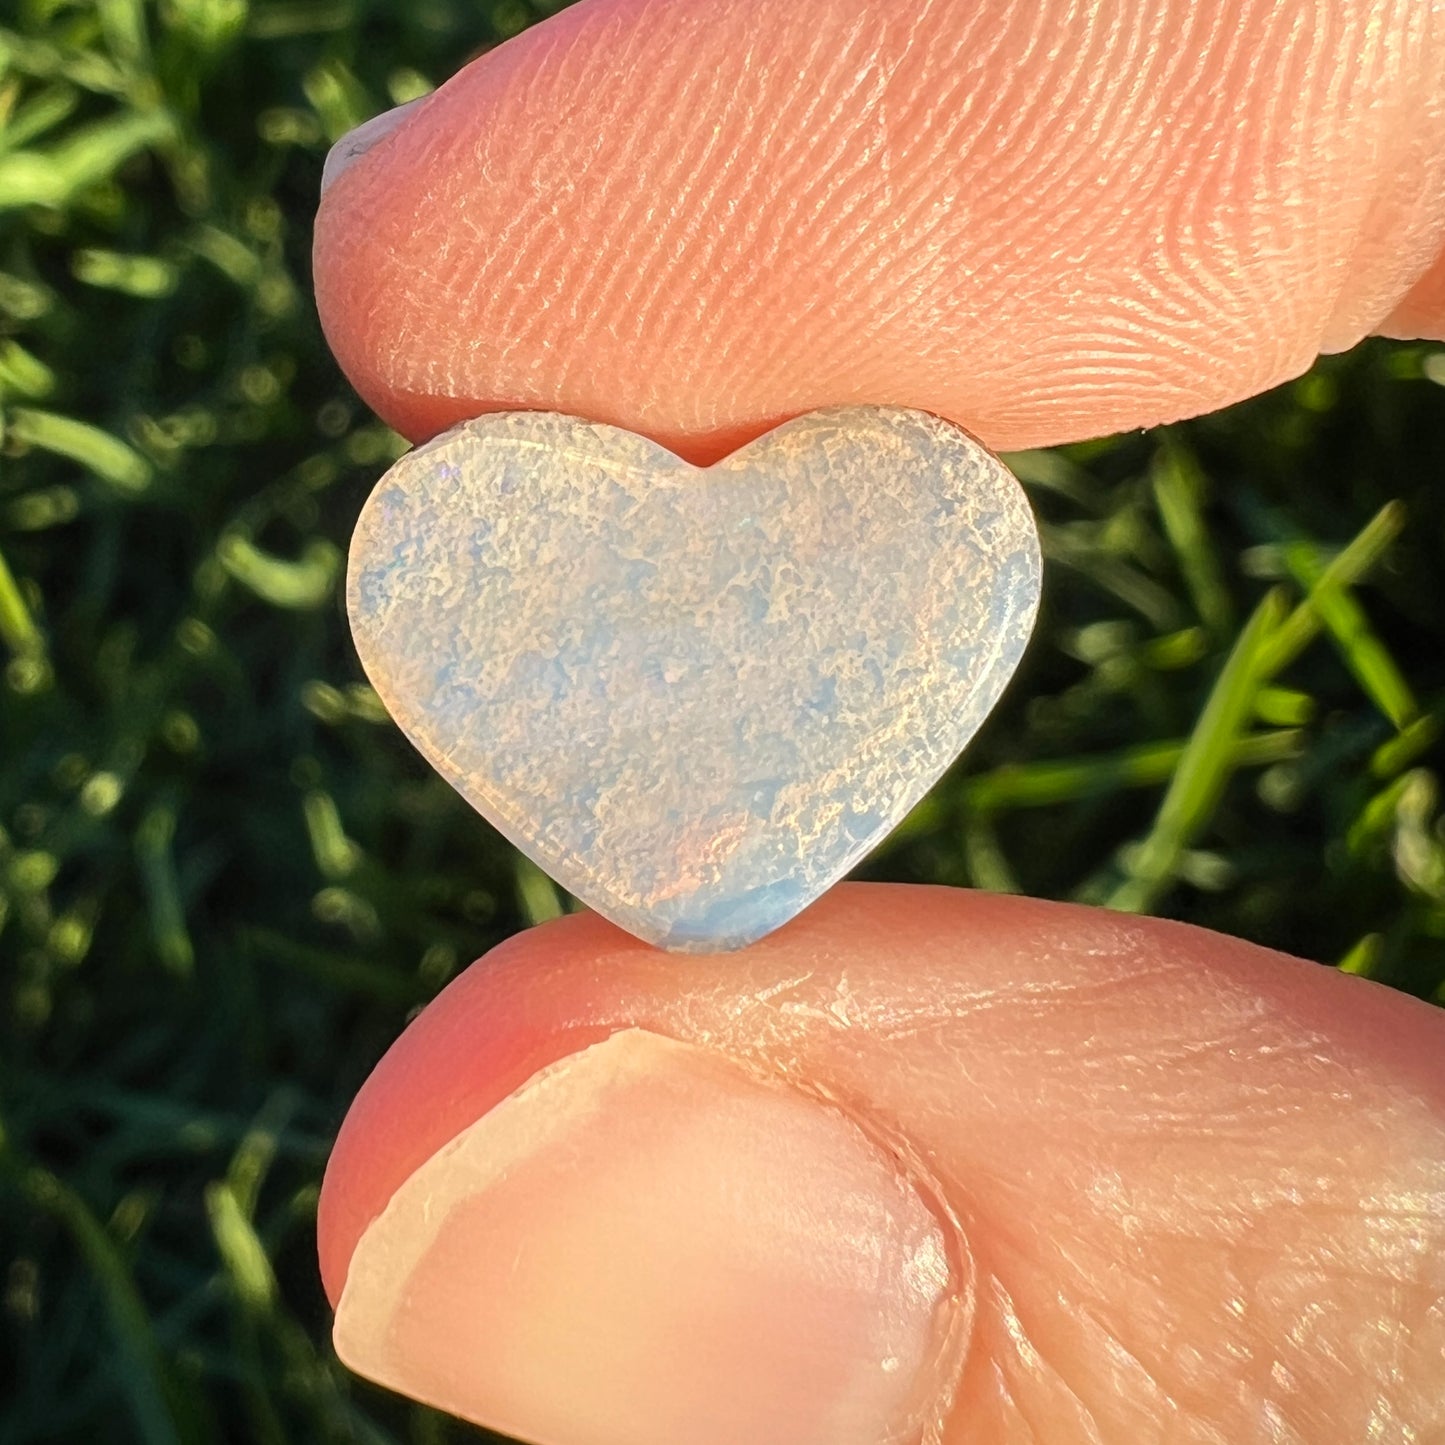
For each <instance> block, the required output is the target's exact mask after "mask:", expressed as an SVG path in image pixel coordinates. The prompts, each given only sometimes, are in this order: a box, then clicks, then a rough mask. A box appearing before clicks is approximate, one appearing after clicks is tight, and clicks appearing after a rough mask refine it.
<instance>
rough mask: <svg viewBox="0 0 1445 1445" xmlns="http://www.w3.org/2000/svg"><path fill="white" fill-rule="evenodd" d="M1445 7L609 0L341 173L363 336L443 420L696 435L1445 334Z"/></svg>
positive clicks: (1234, 380) (339, 345)
mask: <svg viewBox="0 0 1445 1445" xmlns="http://www.w3.org/2000/svg"><path fill="white" fill-rule="evenodd" d="M1442 243H1445V6H1442V5H1441V4H1439V3H1435V0H1427V3H1423V4H1422V3H1421V0H1204V3H1201V0H1099V3H1093V4H1089V5H1078V4H1072V3H1067V4H1066V3H1052V4H1042V3H1039V0H1027V3H1023V0H959V3H950V4H942V3H930V0H891V3H889V4H886V5H884V4H873V3H865V0H799V3H797V4H793V5H789V6H786V7H784V6H780V5H777V4H776V3H773V0H584V3H582V4H579V5H577V6H576V7H574V8H572V9H570V10H567V11H565V12H563V13H562V14H560V15H558V16H555V17H554V18H552V19H551V20H549V21H547V22H546V23H544V24H542V25H540V26H537V27H536V28H535V29H533V30H531V31H528V32H526V33H524V34H523V35H521V36H519V37H517V38H516V39H515V40H513V41H511V42H509V43H508V44H507V45H505V46H502V47H501V48H500V49H497V50H494V51H492V52H491V53H489V54H487V55H485V56H483V57H482V58H481V59H479V60H477V61H476V62H474V63H473V64H472V65H471V66H469V67H468V68H467V69H465V70H464V71H462V72H461V73H460V74H459V75H458V76H456V77H455V78H454V79H453V80H452V81H451V82H450V83H449V84H447V85H446V86H444V87H443V88H442V90H441V91H439V92H438V93H437V94H436V95H434V96H433V97H431V98H430V99H428V100H427V101H425V102H424V103H422V104H421V105H419V106H417V107H414V108H413V110H412V111H411V112H410V113H409V114H408V115H406V116H405V117H404V119H403V122H402V123H401V124H400V125H399V126H398V127H397V128H396V129H395V130H393V131H392V132H391V133H390V134H389V135H387V136H386V137H385V138H384V139H382V140H380V141H379V142H378V143H375V144H374V145H373V146H372V148H371V149H370V150H369V151H368V152H367V153H366V154H364V155H362V156H360V158H359V159H357V160H356V161H355V162H354V163H353V164H351V165H350V167H349V168H348V169H346V170H344V171H343V172H342V174H341V176H340V178H339V180H337V181H336V183H335V184H334V186H333V187H332V188H331V189H330V190H329V191H328V193H327V195H326V197H325V200H324V202H323V204H322V207H321V213H320V216H319V217H318V222H317V240H316V282H317V295H318V301H319V304H320V308H321V315H322V319H323V322H324V324H325V326H326V330H327V334H328V337H329V339H330V341H331V344H332V346H333V349H334V350H335V352H336V354H337V356H338V358H339V359H340V361H341V363H342V365H343V367H344V368H345V369H346V371H347V372H348V374H349V375H350V376H351V378H352V380H353V382H354V383H355V384H356V386H357V388H358V389H359V390H360V391H361V393H362V395H363V396H364V397H365V398H366V399H367V400H368V401H369V402H370V403H371V404H372V405H373V406H374V407H375V408H376V409H377V410H378V411H379V412H380V413H381V414H382V416H384V417H385V418H386V419H387V420H389V421H390V422H391V423H392V424H393V425H395V426H396V427H398V428H399V429H400V430H401V431H403V432H404V433H406V434H407V435H408V436H410V437H412V438H414V439H415V438H420V437H423V436H426V435H429V434H431V433H434V432H436V431H438V430H441V429H443V428H445V427H447V426H449V425H451V424H452V423H454V422H456V421H458V420H461V419H463V418H465V417H467V416H471V415H476V414H478V413H480V412H483V411H487V410H495V409H501V408H510V407H540V408H547V409H554V410H559V411H565V412H573V413H578V414H581V415H585V416H588V417H591V418H593V419H596V420H602V421H611V422H615V423H617V424H620V425H623V426H626V427H629V428H631V429H633V430H636V431H640V432H644V433H647V434H649V435H651V436H653V437H655V438H656V439H658V440H659V441H662V442H663V443H665V444H667V445H670V446H672V447H674V448H675V449H677V450H679V451H681V452H682V453H683V454H684V455H686V456H688V457H689V458H691V459H692V460H695V461H705V460H711V459H713V458H715V457H716V456H717V455H720V454H721V453H724V452H726V451H728V450H730V449H731V448H732V447H734V446H736V445H738V444H739V443H741V442H742V441H744V440H746V439H748V438H749V437H751V436H753V435H756V434H758V433H759V432H761V431H763V430H765V429H766V428H767V427H768V426H769V425H771V424H773V423H775V422H776V421H778V420H780V419H782V418H783V417H785V416H789V415H792V414H796V413H798V412H801V411H806V410H810V409H812V408H814V407H817V406H821V405H829V404H840V403H850V402H862V403H867V402H875V403H894V404H901V405H910V406H916V407H920V408H923V409H926V410H931V411H934V412H937V413H940V414H942V415H944V416H947V417H949V418H951V419H953V420H955V421H958V422H960V423H961V424H963V425H965V426H967V427H968V428H969V429H970V430H972V431H974V432H975V433H976V434H977V435H979V436H980V437H982V438H983V439H984V440H985V441H986V442H988V443H989V444H990V445H992V446H994V447H997V448H999V449H1009V448H1017V447H1026V446H1037V445H1045V444H1052V443H1058V442H1063V441H1068V440H1072V439H1077V438H1080V437H1084V436H1090V435H1098V434H1101V433H1105V432H1109V431H1115V430H1120V429H1123V428H1127V427H1135V426H1144V425H1150V424H1154V423H1158V422H1163V421H1168V420H1172V419H1176V418H1179V417H1181V416H1185V415H1190V414H1195V413H1198V412H1202V411H1206V410H1210V409H1212V408H1214V407H1218V406H1221V405H1224V404H1226V403H1228V402H1231V401H1234V400H1236V399H1239V398H1241V397H1244V396H1247V395H1250V394H1252V393H1254V392H1257V391H1259V390H1262V389H1264V388H1267V387H1269V386H1271V385H1273V384H1275V383H1277V382H1279V381H1282V380H1284V379H1286V378H1288V377H1291V376H1293V375H1295V374H1297V373H1299V372H1300V371H1302V370H1304V369H1306V368H1307V367H1308V366H1309V364H1310V363H1311V361H1312V360H1313V358H1314V357H1315V355H1316V354H1317V353H1318V352H1319V351H1321V350H1334V349H1342V348H1345V347H1348V346H1350V345H1353V344H1354V343H1355V342H1356V341H1357V340H1359V339H1360V338H1361V337H1362V336H1364V335H1365V334H1367V333H1368V332H1370V331H1372V330H1377V329H1383V330H1385V331H1389V332H1392V333H1395V334H1411V333H1413V334H1425V333H1430V332H1433V333H1434V334H1437V335H1445V256H1442V252H1441V248H1442Z"/></svg>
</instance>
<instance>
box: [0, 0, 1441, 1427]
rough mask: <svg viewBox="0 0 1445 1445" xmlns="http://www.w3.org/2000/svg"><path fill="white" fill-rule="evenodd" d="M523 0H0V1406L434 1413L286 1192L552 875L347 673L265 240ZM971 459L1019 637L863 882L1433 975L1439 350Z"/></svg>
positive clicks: (290, 231)
mask: <svg viewBox="0 0 1445 1445" xmlns="http://www.w3.org/2000/svg"><path fill="white" fill-rule="evenodd" d="M541 14H542V11H541V9H540V8H539V7H537V6H535V5H529V4H526V3H523V0H497V3H486V0H471V3H463V0H159V3H147V0H84V3H81V0H9V3H7V4H6V5H5V6H4V7H3V8H0V436H3V441H0V669H3V670H0V981H3V989H0V1441H6V1442H18V1441H80V1440H95V1439H100V1440H104V1441H107V1442H111V1441H115V1442H124V1441H131V1440H137V1441H139V1440H144V1441H147V1442H192V1441H222V1440H235V1441H247V1442H265V1445H270V1442H282V1441H307V1442H310V1441H332V1440H336V1441H341V1440H346V1441H351V1440H357V1441H376V1442H382V1441H412V1442H418V1445H424V1442H437V1441H443V1440H449V1439H455V1440H460V1439H463V1438H477V1437H476V1434H475V1432H470V1431H467V1430H466V1429H465V1428H464V1427H462V1426H459V1425H454V1424H449V1423H447V1422H444V1421H442V1420H441V1419H439V1418H438V1417H436V1416H434V1415H432V1414H430V1413H429V1412H427V1411H425V1410H422V1409H419V1408H415V1407H412V1406H409V1405H407V1404H405V1403H403V1402H400V1401H396V1400H393V1399H391V1398H389V1397H387V1396H385V1395H383V1394H382V1393H381V1392H379V1391H376V1390H373V1389H371V1388H369V1387H367V1386H365V1385H362V1384H360V1383H358V1382H356V1381H353V1380H351V1379H350V1378H349V1377H347V1376H346V1375H345V1373H344V1372H343V1371H341V1370H340V1369H339V1368H338V1367H337V1365H336V1363H335V1361H334V1359H333V1357H332V1355H331V1353H330V1349H329V1346H328V1344H327V1324H328V1315H327V1311H326V1309H325V1306H324V1301H323V1299H322V1295H321V1291H320V1287H319V1285H318V1282H317V1279H316V1270H315V1265H314V1256H313V1223H314V1207H315V1202H316V1193H317V1184H318V1180H319V1177H320V1172H321V1169H322V1166H323V1163H324V1160H325V1157H326V1150H327V1143H328V1140H329V1139H330V1138H331V1136H332V1135H333V1133H334V1131H335V1129H336V1127H337V1124H338V1123H339V1121H340V1119H341V1117H342V1115H343V1113H344V1111H345V1108H346V1105H347V1101H348V1099H349V1098H350V1097H351V1095H352V1093H353V1092H354V1090H355V1089H356V1087H357V1086H358V1085H359V1083H360V1082H361V1080H362V1078H363V1077H364V1076H365V1074H366V1072H367V1071H368V1069H369V1067H370V1066H371V1065H372V1063H373V1062H374V1061H375V1060H376V1058H377V1057H378V1055H379V1054H380V1053H381V1051H382V1050H383V1049H384V1048H385V1047H386V1045H387V1043H388V1042H389V1041H390V1040H391V1039H392V1038H393V1037H394V1036H395V1035H396V1033H397V1032H398V1031H399V1030H400V1029H401V1027H402V1026H403V1024H404V1022H405V1021H406V1018H407V1017H408V1014H409V1013H410V1012H411V1011H412V1010H413V1009H415V1008H416V1007H417V1006H418V1005H420V1004H421V1003H422V1002H424V1001H425V1000H426V999H427V998H428V997H429V996H430V995H432V994H433V993H435V992H436V990H437V989H438V988H439V987H441V985H442V984H444V983H445V982H446V980H447V979H448V978H449V977H450V976H451V975H452V974H453V973H454V971H455V970H456V969H458V968H459V967H461V966H463V965H464V964H465V963H466V962H468V961H469V960H470V959H471V958H473V957H474V956H476V955H477V954H479V953H481V952H483V951H484V950H485V949H487V948H488V947H490V946H491V945H492V944H494V943H496V942H497V941H499V940H500V939H501V938H503V937H505V936H506V935H507V934H509V933H511V932H512V931H514V930H515V929H517V928H520V927H522V926H524V925H526V924H527V923H529V922H534V921H537V920H540V919H542V918H545V917H548V916H549V915H552V914H554V913H556V912H557V911H558V910H559V909H561V908H563V907H566V906H568V905H567V900H565V899H562V898H559V896H558V895H557V893H556V891H555V890H554V889H553V887H552V885H551V884H550V883H549V882H548V880H547V879H545V878H544V877H542V876H541V875H540V874H539V873H537V872H536V870H534V869H532V868H530V867H529V866H528V865H525V864H523V863H522V862H521V861H520V860H519V859H518V858H517V857H516V855H515V854H513V853H512V852H511V851H510V850H509V848H508V847H507V846H506V845H505V844H503V843H502V842H501V841H500V840H499V839H498V838H497V836H496V835H495V834H494V833H492V832H491V830H490V829H489V828H488V827H487V826H486V825H485V824H483V823H482V822H481V821H480V820H478V819H477V818H476V817H474V816H473V815H471V814H470V813H469V812H468V810H467V809H466V808H465V807H463V806H462V805H461V804H460V802H459V801H458V800H457V799H456V798H455V797H454V796H453V795H452V794H451V792H450V791H449V790H448V789H447V788H446V787H445V786H444V785H442V784H441V783H440V782H438V781H437V780H436V779H435V778H433V777H432V776H430V775H429V774H428V772H427V770H426V769H425V768H424V767H423V766H422V765H421V764H420V762H419V761H418V760H417V758H416V757H415V756H414V755H413V754H412V752H411V751H410V749H409V748H408V747H407V746H406V745H405V744H404V743H403V742H402V741H401V740H400V738H399V737H398V735H397V734H396V732H395V731H394V730H393V729H392V727H391V726H390V725H389V723H388V721H387V719H386V716H385V715H384V713H383V711H382V709H381V708H380V706H379V705H378V703H377V700H376V698H375V697H374V695H373V694H372V693H371V692H370V690H369V689H368V688H367V687H366V686H365V685H364V683H363V681H362V678H361V674H360V672H359V669H358V667H357V664H356V662H355V658H354V656H353V653H352V651H351V647H350V644H349V641H348V638H347V634H346V629H345V626H344V624H343V617H342V611H341V606H340V602H339V599H338V595H337V584H338V581H339V579H340V576H341V571H342V559H343V549H344V547H345V544H346V539H347V535H348V532H349V529H350V526H351V523H352V520H353V518H354V517H355V514H356V512H357V509H358V507H359V506H360V503H361V501H362V499H363V497H364V496H365V494H366V492H367V491H368V489H369V488H370V486H371V484H372V483H373V482H374V480H375V479H376V477H377V476H378V474H379V473H380V471H381V470H382V469H383V468H384V466H385V465H386V464H387V462H388V461H389V460H390V459H391V458H392V457H393V456H395V455H396V454H397V453H398V451H399V450H400V443H399V442H398V439H397V438H396V437H395V436H393V435H392V434H391V433H389V432H388V431H387V430H386V429H385V428H384V427H382V426H380V425H379V424H378V423H376V422H375V421H374V420H372V419H371V418H369V417H368V415H367V414H366V412H365V410H364V408H362V407H361V406H360V405H359V404H358V403H357V401H356V399H355V398H354V397H353V395H352V394H351V392H350V391H349V390H348V388H347V386H346V385H345V383H344V382H343V381H342V379H341V378H340V376H339V375H338V373H337V371H336V369H335V367H334V365H333V364H332V363H331V361H330V360H329V358H328V356H327V354H326V351H325V348H324V346H323V344H322V340H321V336H320V333H319V329H318V327H317V324H316V320H315V316H314V314H313V311H312V307H311V302H310V299H309V277H308V250H309V230H310V218H311V213H312V210H313V207H314V202H315V197H316V188H317V183H318V180H319V177H320V172H321V163H322V158H323V156H324V154H325V151H326V148H327V146H328V144H329V143H330V142H331V141H332V140H334V139H335V138H336V137H337V136H339V135H340V134H341V133H342V132H343V131H345V130H346V129H348V128H349V127H350V126H351V125H352V124H354V123H356V122H358V121H360V120H362V119H364V118H365V117H366V116H368V115H370V114H372V113H373V112H374V111H376V110H378V109H380V108H382V107H384V106H386V105H389V104H392V103H395V102H398V101H403V100H407V99H410V98H411V97H413V96H415V95H418V94H421V93H423V92H425V91H426V90H427V89H428V88H429V87H430V86H431V85H433V84H434V83H436V82H438V81H439V80H441V79H443V78H445V76H446V75H447V74H449V73H450V72H451V71H452V70H454V69H455V68H456V66H457V65H458V63H459V62H460V61H461V60H462V59H464V58H465V57H467V56H468V55H469V54H471V53H473V52H474V51H475V50H476V49H477V48H479V47H480V46H482V45H485V44H487V43H490V42H494V41H496V40H498V39H501V38H504V37H505V36H507V35H509V34H511V33H514V32H515V31H517V30H519V29H520V28H522V27H523V26H525V25H527V24H529V23H531V22H532V21H534V20H536V19H538V18H540V17H541ZM1014 461H1015V464H1016V466H1017V469H1018V471H1019V472H1020V474H1021V475H1022V476H1023V477H1024V479H1025V480H1026V481H1027V483H1028V484H1029V486H1030V489H1031V492H1032V495H1033V497H1034V500H1035V503H1036V505H1037V507H1038V509H1039V512H1040V514H1041V517H1042V519H1043V522H1044V527H1045V538H1046V549H1047V552H1048V554H1049V556H1050V559H1051V560H1050V570H1049V574H1048V585H1047V599H1046V604H1045V610H1044V616H1043V622H1042V625H1041V627H1040V630H1039V633H1038V636H1037V638H1036V640H1035V642H1034V645H1033V648H1032V651H1031V654H1030V657H1029V659H1028V661H1027V663H1026V665H1025V668H1024V670H1023V673H1022V675H1021V676H1020V678H1019V679H1018V680H1017V682H1016V683H1015V685H1014V687H1013V688H1012V690H1011V693H1010V695H1009V697H1008V699H1007V701H1006V703H1005V705H1004V707H1003V708H1002V709H1001V711H1000V714H999V715H998V716H997V717H995V719H994V720H993V721H992V722H991V723H990V725H989V726H988V728H987V729H986V731H985V733H984V735H983V736H982V737H981V738H980V740H979V742H978V743H977V745H976V746H975V747H974V748H973V749H972V750H971V751H970V753H969V756H968V758H967V759H966V760H965V762H964V763H963V764H962V765H961V766H960V767H959V768H957V769H956V770H955V772H954V773H953V774H952V775H951V776H950V777H949V778H948V779H947V780H946V782H945V783H944V784H943V785H941V786H940V787H939V788H938V789H937V790H936V791H935V793H934V794H933V796H932V797H931V798H930V799H929V800H928V801H927V802H926V803H925V804H923V805H922V806H921V807H920V808H919V809H918V810H917V811H916V813H915V814H914V815H913V816H912V817H911V818H910V820H909V821H908V823H907V824H906V825H905V827H904V828H903V829H902V830H901V831H900V832H899V833H898V835H897V836H895V837H894V838H893V839H892V840H890V842H889V843H888V844H887V845H886V846H885V847H884V849H883V850H882V851H881V852H880V853H879V854H878V855H877V856H876V857H875V858H874V859H873V860H872V861H871V862H870V863H869V865H868V866H867V868H866V870H864V871H865V872H866V874H867V875H868V876H871V877H878V878H893V879H918V880H931V881H938V882H944V883H950V884H975V885H980V886H984V887H989V888H995V889H1018V890H1025V891H1028V892H1030V893H1035V894H1042V895H1047V896H1050V897H1060V898H1068V897H1072V898H1082V899H1087V900H1089V901H1093V902H1098V903H1104V904H1108V905H1110V906H1113V907H1116V908H1125V909H1134V910H1147V911H1154V912H1159V913H1163V914H1167V915H1171V916H1174V917H1179V918H1185V919H1190V920H1193V921H1196V922H1200V923H1204V924H1208V925H1210V926H1212V927H1215V928H1221V929H1225V930H1228V931H1230V932H1233V933H1237V934H1242V935H1243V936H1245V937H1247V938H1252V939H1256V940H1258V941H1260V942H1262V943H1267V944H1271V945H1274V946H1276V947H1280V948H1284V949H1288V950H1291V951H1293V952H1297V953H1302V954H1306V955H1309V956H1311V957H1315V958H1319V959H1322V960H1324V961H1325V963H1326V964H1327V965H1332V966H1335V967H1339V968H1344V969H1348V970H1350V971H1352V972H1356V973H1361V974H1366V975H1370V976H1373V977H1375V978H1377V979H1379V980H1381V981H1382V982H1383V983H1385V984H1388V985H1390V986H1393V987H1398V988H1401V989H1405V990H1408V991H1410V992H1412V993H1415V994H1418V995H1420V996H1421V997H1424V998H1427V999H1434V1000H1435V1001H1436V1002H1445V838H1442V828H1441V819H1440V799H1439V776H1440V769H1441V765H1442V750H1441V744H1440V733H1441V727H1442V723H1445V589H1442V585H1441V583H1442V578H1445V515H1442V509H1445V486H1442V485H1441V483H1442V481H1445V349H1442V348H1432V347H1429V346H1423V345H1421V346H1387V345H1383V344H1370V345H1367V346H1365V347H1363V348H1361V349H1360V350H1359V351H1358V352H1356V353H1354V354H1352V355H1350V356H1347V357H1341V358H1334V359H1331V360H1328V361H1325V362H1322V363H1321V364H1320V365H1319V367H1318V368H1317V369H1316V370H1315V371H1314V372H1313V373H1312V374H1311V375H1309V376H1307V377H1306V378H1304V379H1303V380H1301V381H1299V382H1297V383H1295V384H1293V385H1291V386H1288V387H1285V388H1283V389H1281V390H1279V391H1277V392H1275V393H1274V394H1272V395H1269V396H1266V397H1263V398H1260V399H1258V400H1256V401H1254V402H1251V403H1249V404H1248V405H1245V406H1241V407H1237V408H1234V409H1233V410H1231V411H1229V412H1226V413H1223V414H1221V415H1217V416H1214V417H1212V418H1208V419H1206V420H1203V421H1200V422H1197V423H1194V424H1191V425H1188V426H1182V427H1178V428H1172V429H1170V430H1168V431H1167V432H1161V433H1153V434H1136V435H1130V436H1126V437H1122V438H1115V439H1111V440H1107V441H1102V442H1098V443H1094V444H1090V445H1087V446H1079V447H1073V448H1068V449H1065V450H1062V451H1059V452H1053V453H1047V454H1044V453H1039V454H1028V455H1024V456H1019V457H1016V458H1014Z"/></svg>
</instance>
